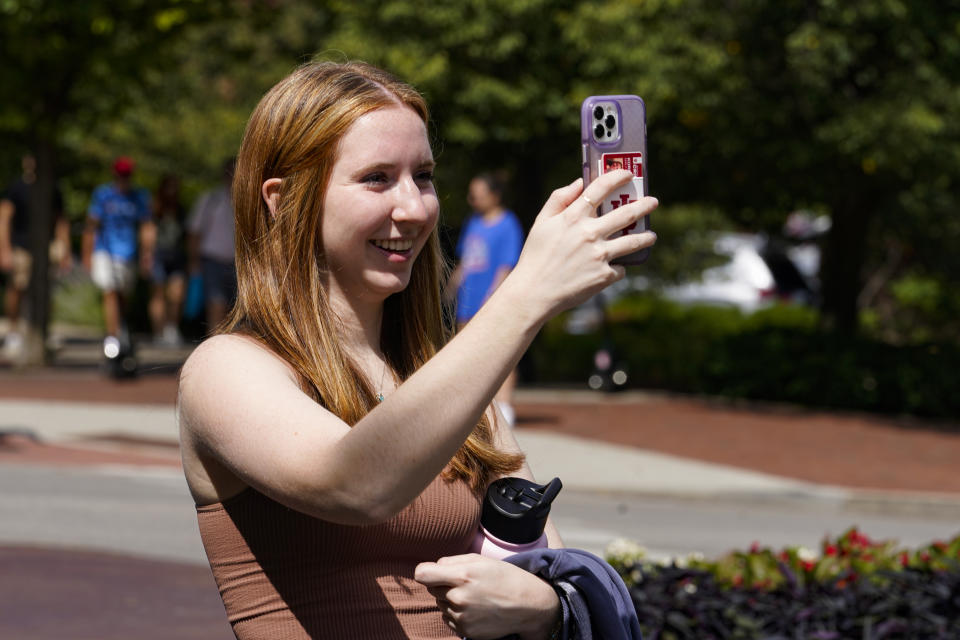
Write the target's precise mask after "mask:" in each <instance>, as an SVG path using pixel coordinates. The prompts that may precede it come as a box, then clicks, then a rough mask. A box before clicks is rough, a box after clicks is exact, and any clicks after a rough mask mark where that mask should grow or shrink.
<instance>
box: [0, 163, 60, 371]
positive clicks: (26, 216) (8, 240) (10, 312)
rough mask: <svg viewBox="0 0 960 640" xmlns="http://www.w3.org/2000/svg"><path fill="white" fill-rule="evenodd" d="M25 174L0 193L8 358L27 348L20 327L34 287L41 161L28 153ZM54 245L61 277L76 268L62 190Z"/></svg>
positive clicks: (0, 253)
mask: <svg viewBox="0 0 960 640" xmlns="http://www.w3.org/2000/svg"><path fill="white" fill-rule="evenodd" d="M21 169H22V172H21V174H20V177H19V178H16V179H15V180H13V181H12V182H11V183H10V184H9V185H8V186H7V188H6V189H5V190H4V191H3V193H2V194H0V277H2V279H3V281H4V298H3V308H4V311H5V314H6V319H7V335H6V336H5V337H4V342H3V352H4V355H5V356H6V357H7V358H8V359H16V358H17V357H18V356H19V355H20V353H21V351H22V348H23V331H22V327H21V326H20V322H21V315H22V311H23V301H24V297H25V295H26V292H27V288H28V286H29V285H30V274H31V270H32V269H33V256H32V254H31V253H30V220H31V216H30V205H31V202H30V200H31V198H32V191H33V186H34V184H35V183H36V181H37V162H36V159H35V158H34V156H32V155H30V154H26V155H24V156H23V157H22V158H21ZM49 235H52V240H53V243H52V244H51V245H50V259H51V264H53V265H56V266H57V271H58V272H59V273H60V274H63V273H66V272H68V271H69V270H70V268H71V267H72V265H73V255H72V254H71V252H70V224H69V222H68V221H67V219H66V217H65V216H64V213H63V195H62V194H61V193H60V189H59V188H56V187H55V188H54V192H53V229H52V230H51V233H50V234H49Z"/></svg>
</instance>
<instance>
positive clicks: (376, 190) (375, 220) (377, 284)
mask: <svg viewBox="0 0 960 640" xmlns="http://www.w3.org/2000/svg"><path fill="white" fill-rule="evenodd" d="M433 167H434V162H433V153H432V152H431V150H430V143H429V141H428V139H427V130H426V127H425V126H424V123H423V121H422V120H421V119H420V116H418V115H417V114H416V112H414V111H413V110H412V109H410V108H407V107H402V106H399V105H397V106H390V107H387V108H383V109H377V110H375V111H371V112H370V113H367V114H365V115H363V116H361V117H360V118H359V119H357V121H356V122H354V123H353V125H351V127H350V128H349V129H348V130H347V132H346V133H345V134H344V135H343V137H342V138H341V139H340V143H339V148H338V154H337V160H336V162H335V163H334V165H333V169H332V171H331V174H330V180H329V183H328V186H327V190H326V194H325V196H324V201H323V219H322V221H321V234H322V237H323V250H324V255H325V258H326V263H327V268H328V273H329V281H328V286H329V288H328V291H329V294H330V295H331V297H334V298H343V299H345V300H364V301H370V302H381V301H383V300H384V299H385V298H386V297H387V296H389V295H390V294H393V293H397V292H399V291H402V290H403V289H404V288H406V286H407V284H408V283H409V281H410V273H411V269H412V268H413V263H414V260H416V258H417V256H418V255H419V253H420V250H421V249H423V246H424V244H425V243H426V241H427V238H428V237H429V235H430V232H431V231H432V230H433V228H434V226H436V223H437V217H438V215H439V211H440V202H439V200H438V198H437V192H436V190H435V189H434V186H433Z"/></svg>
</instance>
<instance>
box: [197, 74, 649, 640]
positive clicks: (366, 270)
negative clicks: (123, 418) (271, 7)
mask: <svg viewBox="0 0 960 640" xmlns="http://www.w3.org/2000/svg"><path fill="white" fill-rule="evenodd" d="M426 123H427V108H426V105H425V103H424V102H423V99H422V98H421V96H420V95H419V94H418V93H416V91H414V90H413V89H412V88H411V87H409V86H408V85H406V84H404V83H402V82H400V81H398V80H396V79H394V78H393V77H392V76H390V75H388V74H387V73H385V72H383V71H380V70H378V69H375V68H373V67H370V66H369V65H365V64H361V63H350V64H333V63H321V64H311V65H307V66H305V67H302V68H300V69H298V70H297V71H296V72H294V73H293V74H292V75H290V76H289V77H287V78H286V79H284V80H282V81H281V82H280V83H279V84H278V85H277V86H275V87H274V88H273V89H272V90H271V91H270V92H268V93H267V95H266V96H265V97H264V98H263V100H262V101H261V102H260V104H259V105H258V106H257V108H256V110H255V111H254V113H253V115H252V116H251V118H250V122H249V123H248V125H247V131H246V134H245V136H244V140H243V143H242V146H241V149H240V154H239V158H238V163H237V173H236V177H235V180H234V200H235V203H236V239H237V243H236V252H237V275H238V283H239V294H238V300H237V304H236V306H235V308H234V309H233V311H232V312H231V315H230V316H229V317H228V319H227V321H226V322H225V324H224V326H222V327H221V330H220V332H219V335H217V336H215V337H213V338H211V339H209V340H207V341H206V342H204V343H203V344H202V345H201V346H200V347H198V348H197V349H196V350H195V351H194V353H193V355H192V356H191V357H190V359H189V360H188V361H187V363H186V364H185V365H184V368H183V371H182V373H181V378H180V392H179V403H178V415H179V420H180V430H181V442H182V452H183V466H184V473H185V474H186V478H187V482H188V484H189V487H190V490H191V492H192V494H193V497H194V499H195V501H196V504H197V514H198V521H199V525H200V533H201V536H202V538H203V542H204V545H205V547H206V550H207V555H208V558H209V560H210V564H211V568H212V569H213V573H214V576H215V578H216V580H217V583H218V585H219V588H220V593H221V595H222V597H223V601H224V605H225V608H226V610H227V614H228V617H229V619H230V621H231V623H232V625H233V629H234V632H235V633H236V635H237V637H238V638H240V639H241V640H242V639H245V638H274V639H281V638H309V637H324V638H364V639H368V638H439V637H458V636H463V635H469V636H470V637H472V638H476V639H477V640H480V639H482V638H498V637H501V636H504V635H507V634H509V633H517V634H519V635H520V637H521V638H524V639H531V640H532V639H537V638H548V637H550V634H551V630H552V629H554V628H555V625H556V622H557V619H558V616H559V604H558V600H557V596H556V594H555V592H554V591H553V589H552V588H551V586H550V585H549V584H547V583H546V582H544V581H542V580H540V579H539V578H537V577H536V576H534V575H532V574H529V573H526V572H525V571H523V570H521V569H519V568H517V567H514V566H512V565H509V564H508V563H505V562H500V561H495V560H490V559H487V558H482V557H480V556H476V555H469V554H468V555H463V554H466V550H467V549H468V548H469V545H470V542H471V541H472V539H473V537H474V536H475V535H476V531H477V526H478V522H479V513H480V497H481V495H482V493H483V491H484V489H485V487H486V485H487V484H488V483H489V481H490V480H491V479H493V478H496V477H499V476H503V475H520V476H526V477H528V478H529V477H531V476H530V471H529V469H528V468H527V466H526V465H525V464H524V462H523V456H522V454H521V452H520V451H519V449H518V447H517V445H516V442H515V441H514V439H513V437H512V435H511V434H510V431H509V429H506V428H500V421H499V420H498V419H497V417H496V415H495V413H494V411H493V410H492V409H491V408H490V403H491V399H492V398H493V397H494V394H495V393H496V391H497V389H498V388H499V387H500V384H501V383H502V382H503V380H504V378H506V376H507V374H508V373H509V372H510V371H511V370H512V369H513V368H514V366H515V365H516V363H517V360H519V358H520V356H521V354H522V353H523V351H524V350H525V349H526V347H527V346H528V345H529V343H530V341H531V340H532V339H533V337H534V335H535V334H536V333H537V331H538V330H539V328H540V327H541V326H542V325H543V323H544V322H545V321H546V320H547V319H548V318H550V317H551V316H552V315H554V314H556V313H557V312H559V311H560V310H562V309H564V308H566V307H569V306H571V305H574V304H576V303H577V302H579V301H582V300H584V299H586V298H587V297H589V296H590V295H592V294H593V293H595V292H597V291H598V290H600V289H602V288H603V287H605V286H607V285H608V284H610V283H612V282H614V281H615V280H617V279H618V278H620V277H622V276H623V269H622V267H617V266H611V265H610V263H609V261H610V260H611V259H612V258H614V257H616V256H619V255H623V254H627V253H630V252H632V251H635V250H637V249H638V248H642V247H645V246H649V245H651V244H652V243H653V241H654V239H655V238H654V236H653V234H639V235H628V236H624V237H619V238H615V239H610V240H607V238H608V237H610V236H611V234H613V233H614V232H616V231H617V230H619V229H622V228H624V227H626V226H628V225H630V224H632V223H633V222H634V221H636V220H637V219H639V218H640V217H641V216H643V215H645V214H647V213H649V212H650V211H651V210H652V209H653V208H654V207H655V206H656V200H654V199H652V198H646V199H643V200H641V201H639V202H637V203H635V204H631V205H628V206H625V207H621V208H619V209H617V210H616V211H615V212H614V213H611V214H609V215H607V216H604V217H603V218H599V219H598V218H596V216H595V215H594V210H595V208H596V202H598V201H600V199H601V198H603V197H604V196H605V195H606V194H607V193H608V192H610V191H612V190H613V189H614V188H616V187H617V186H619V185H620V184H623V183H624V182H626V181H627V180H629V179H630V177H631V176H630V174H629V173H628V172H615V173H608V174H605V175H604V176H602V177H601V178H599V179H598V180H597V181H596V182H595V183H594V184H592V185H590V186H589V187H588V188H587V189H586V190H583V188H582V185H581V183H580V181H579V180H578V181H576V182H574V183H572V184H570V185H568V186H566V187H563V188H561V189H558V190H557V191H555V192H554V193H553V195H552V196H551V197H550V199H549V200H548V201H547V203H546V204H545V205H544V208H543V211H542V212H541V214H540V215H539V217H538V219H537V221H536V223H535V225H534V227H533V229H532V230H531V232H530V237H529V240H528V242H527V244H526V246H525V248H524V250H523V254H522V255H521V258H520V261H519V263H518V264H517V266H516V268H515V269H514V270H513V272H511V274H510V276H508V277H507V278H506V280H505V281H504V283H503V284H502V285H501V286H500V288H498V289H497V291H496V293H495V294H494V295H493V296H491V297H490V299H489V300H488V301H487V304H486V305H485V306H484V307H483V308H482V309H481V310H480V312H479V313H478V314H477V315H476V316H475V317H474V319H473V320H472V321H471V322H470V323H469V324H468V325H467V326H466V327H465V328H464V329H463V330H462V331H460V332H459V333H458V334H457V335H456V337H454V338H453V339H451V340H450V341H449V342H448V343H447V342H446V336H445V334H444V330H443V326H444V324H443V311H442V306H441V284H442V282H441V280H442V278H441V276H442V271H443V262H442V259H441V256H440V251H439V243H438V240H437V231H436V222H437V217H438V214H439V201H438V198H437V194H436V191H435V190H434V186H433V182H432V173H433V167H434V161H433V155H432V152H431V148H430V144H429V140H428V137H427V127H426ZM548 538H549V540H550V542H551V545H555V546H559V545H560V540H559V536H558V535H557V533H556V531H555V529H553V527H552V525H548Z"/></svg>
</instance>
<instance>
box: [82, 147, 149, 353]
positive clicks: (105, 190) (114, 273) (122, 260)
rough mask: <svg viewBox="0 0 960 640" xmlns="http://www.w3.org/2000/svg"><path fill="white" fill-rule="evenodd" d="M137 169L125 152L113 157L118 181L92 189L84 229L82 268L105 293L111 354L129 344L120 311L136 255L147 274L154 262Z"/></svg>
mask: <svg viewBox="0 0 960 640" xmlns="http://www.w3.org/2000/svg"><path fill="white" fill-rule="evenodd" d="M134 168H135V163H134V161H133V160H132V159H131V158H129V157H127V156H120V157H119V158H117V159H116V160H114V162H113V176H114V179H113V181H112V182H108V183H106V184H102V185H100V186H98V187H97V188H96V189H94V191H93V196H92V198H91V199H90V207H89V208H88V209H87V224H86V227H85V228H84V231H83V247H82V249H83V266H84V268H85V269H86V270H87V271H88V273H90V277H91V278H92V280H93V282H94V283H95V284H96V285H97V287H99V288H100V290H101V291H102V292H103V318H104V324H105V325H106V337H105V338H104V342H103V350H104V355H106V356H107V357H108V358H114V357H116V356H117V355H118V354H119V353H120V349H121V345H123V344H127V342H128V337H127V336H126V331H125V329H124V326H123V321H122V313H123V309H124V305H125V299H126V295H127V293H128V292H129V291H130V290H131V289H132V288H133V285H134V282H135V280H136V260H137V256H138V253H139V258H140V266H141V269H142V270H143V271H144V273H147V274H149V272H150V267H151V266H152V264H153V239H154V237H155V233H154V230H153V225H152V223H151V220H150V193H149V191H147V190H146V189H143V188H141V187H137V186H135V185H134V184H133V182H132V175H133V171H134Z"/></svg>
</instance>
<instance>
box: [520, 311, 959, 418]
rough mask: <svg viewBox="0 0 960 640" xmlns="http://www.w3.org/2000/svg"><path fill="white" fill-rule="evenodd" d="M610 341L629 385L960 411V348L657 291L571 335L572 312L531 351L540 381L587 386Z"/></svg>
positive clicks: (924, 412) (868, 407) (901, 410)
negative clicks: (604, 324)
mask: <svg viewBox="0 0 960 640" xmlns="http://www.w3.org/2000/svg"><path fill="white" fill-rule="evenodd" d="M604 344H610V345H612V347H613V351H614V354H615V361H617V362H619V363H620V364H622V365H623V366H624V368H625V369H626V370H627V373H628V374H629V378H628V386H629V387H634V388H648V389H650V388H653V389H665V390H671V391H679V392H686V393H705V394H710V395H719V396H726V397H732V398H749V399H754V400H768V401H777V402H790V403H796V404H802V405H806V406H819V407H831V408H843V409H852V410H864V411H871V412H881V413H895V414H911V415H916V416H922V417H932V418H957V417H958V416H960V394H958V393H956V392H955V390H956V389H960V347H958V346H957V345H955V344H946V343H941V344H935V343H929V344H923V345H911V346H894V345H889V344H885V343H883V342H880V341H877V340H871V339H868V338H847V339H844V338H839V337H837V336H834V335H831V334H828V333H825V332H823V331H820V330H819V329H818V328H817V314H816V312H815V311H813V310H811V309H808V308H804V307H800V306H795V305H777V306H774V307H772V308H770V309H766V310H763V311H760V312H757V313H755V314H751V315H744V314H742V313H740V312H739V311H737V310H736V309H731V308H719V307H702V306H701V307H697V306H693V307H684V306H680V305H676V304H673V303H670V302H668V301H664V300H659V299H656V298H653V297H634V298H630V299H628V300H624V301H622V302H620V303H618V304H617V305H615V306H613V307H612V308H611V310H610V312H609V323H608V328H607V331H606V332H604V331H600V330H598V331H596V332H594V333H591V334H587V335H570V334H568V333H566V331H565V329H564V318H562V317H561V318H557V319H555V320H554V321H552V322H551V323H549V324H548V325H547V326H546V327H545V328H544V330H543V331H542V332H541V334H540V336H538V338H537V340H536V341H535V343H534V345H533V347H532V349H531V357H532V359H533V362H534V363H535V367H536V372H537V376H538V381H539V382H542V383H581V384H583V383H584V382H585V381H586V379H587V377H588V376H589V374H590V373H591V371H592V370H593V354H594V352H595V351H596V350H597V349H598V348H600V347H601V346H602V345H604Z"/></svg>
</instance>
